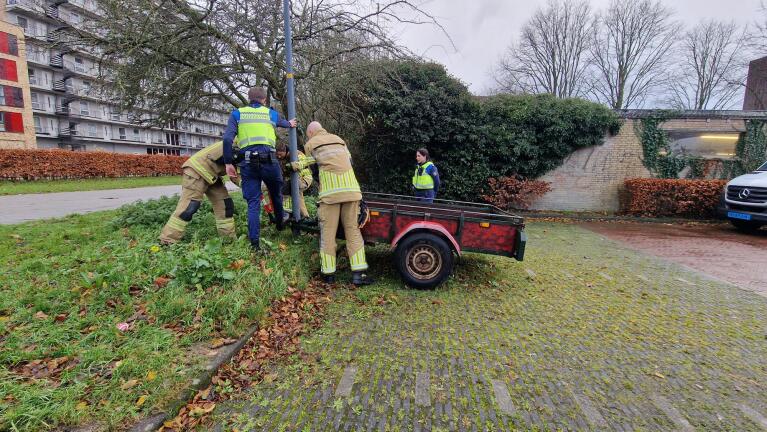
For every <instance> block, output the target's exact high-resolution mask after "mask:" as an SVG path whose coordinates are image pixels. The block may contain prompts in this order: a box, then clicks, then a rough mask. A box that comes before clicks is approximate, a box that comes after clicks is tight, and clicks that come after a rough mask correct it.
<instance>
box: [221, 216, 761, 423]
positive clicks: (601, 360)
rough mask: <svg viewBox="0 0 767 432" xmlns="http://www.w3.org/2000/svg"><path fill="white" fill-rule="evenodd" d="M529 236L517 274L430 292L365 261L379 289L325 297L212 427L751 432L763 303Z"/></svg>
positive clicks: (658, 264) (549, 231)
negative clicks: (310, 325) (310, 323)
mask: <svg viewBox="0 0 767 432" xmlns="http://www.w3.org/2000/svg"><path fill="white" fill-rule="evenodd" d="M529 232H530V234H531V238H530V243H529V245H528V255H527V257H528V258H527V260H526V261H525V262H524V263H517V262H513V261H511V260H509V259H505V258H496V257H488V256H480V255H469V256H466V257H465V258H464V259H462V260H461V262H460V264H459V266H458V268H457V269H456V272H455V276H454V277H453V278H451V280H450V281H449V282H448V283H447V284H446V285H444V286H442V287H441V288H439V289H437V290H436V291H414V290H410V289H406V288H404V287H403V286H401V283H400V282H399V279H398V278H397V276H396V275H395V274H394V273H393V270H391V268H392V266H391V265H390V264H389V263H390V261H389V260H390V256H389V254H388V253H387V252H386V251H384V250H376V251H373V252H371V253H370V256H371V258H370V260H371V262H372V264H373V267H374V268H375V269H376V270H377V271H378V274H377V276H379V278H380V279H381V283H379V284H378V285H376V286H373V287H365V288H360V289H357V290H351V289H348V288H341V289H339V290H338V291H336V296H335V297H336V298H335V301H334V304H333V306H331V307H330V309H329V310H328V315H327V322H326V324H325V325H324V326H323V327H322V328H320V329H319V330H317V331H316V332H314V333H312V334H311V335H309V336H308V337H306V338H304V339H303V340H302V342H301V347H302V352H301V353H299V354H296V355H295V356H294V357H293V358H292V359H291V360H290V361H288V362H286V363H282V364H278V365H275V366H274V368H273V371H272V373H270V374H268V375H267V376H266V379H265V381H264V382H263V383H261V384H259V385H258V386H256V387H255V388H254V389H253V392H252V393H251V394H250V395H249V397H248V398H247V399H246V400H241V401H238V402H231V403H228V404H227V405H226V406H220V407H219V408H218V409H217V413H216V421H217V425H218V428H219V429H220V430H235V429H236V430H296V431H319V430H382V431H410V430H431V431H446V430H467V431H468V430H488V431H495V430H552V431H554V430H588V429H593V430H604V429H609V430H674V429H682V430H684V428H686V427H692V428H698V429H699V430H732V431H749V430H760V429H759V426H758V421H759V418H758V415H761V416H764V415H767V380H765V377H767V362H765V360H764V359H765V358H767V340H765V331H767V329H766V328H765V317H767V300H765V299H764V298H762V297H759V296H757V295H755V294H752V293H749V292H746V291H742V290H739V289H737V288H735V287H732V286H729V285H724V284H722V283H719V282H716V281H710V280H707V279H705V278H704V277H702V276H700V275H698V274H695V273H691V272H689V271H687V270H684V269H681V268H679V267H677V266H676V265H673V264H670V263H667V262H664V261H661V260H659V259H656V258H652V257H648V256H646V255H641V254H638V253H636V252H633V251H629V250H627V249H625V248H623V247H621V246H619V245H618V244H616V243H613V242H610V241H608V240H605V239H603V238H602V237H600V236H598V235H596V234H593V233H590V232H588V231H585V230H583V229H581V228H578V227H576V226H572V225H562V224H533V225H531V226H530V227H529ZM344 374H346V375H347V379H348V376H352V377H353V386H352V387H351V390H350V391H349V392H348V393H347V392H345V391H344V390H345V389H344V388H343V387H344V386H343V385H340V387H339V384H340V382H341V380H342V377H343V376H344ZM417 378H418V379H417ZM424 379H425V381H424ZM416 381H419V384H422V385H424V383H426V384H427V385H428V387H427V388H418V386H417V385H416ZM504 390H505V391H507V392H508V395H509V400H504ZM416 393H419V394H416ZM424 397H425V398H426V399H425V400H424ZM417 402H418V403H417ZM425 403H428V404H427V405H425ZM749 410H750V411H749ZM754 413H756V416H755V415H754Z"/></svg>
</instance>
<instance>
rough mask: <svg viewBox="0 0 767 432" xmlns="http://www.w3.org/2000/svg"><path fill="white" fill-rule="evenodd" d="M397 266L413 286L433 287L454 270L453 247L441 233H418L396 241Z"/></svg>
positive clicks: (407, 281) (406, 281)
mask: <svg viewBox="0 0 767 432" xmlns="http://www.w3.org/2000/svg"><path fill="white" fill-rule="evenodd" d="M395 259H396V261H397V270H399V273H400V275H402V279H404V280H405V283H407V284H408V285H410V286H412V287H414V288H434V287H436V286H437V285H439V284H441V283H442V282H444V281H445V279H447V278H448V276H450V273H452V272H453V250H452V249H450V246H448V244H447V242H446V241H445V240H444V239H442V238H441V237H439V236H437V235H434V234H430V233H423V232H422V233H415V234H412V235H410V236H408V237H406V238H405V239H404V240H402V241H401V242H400V243H399V244H398V245H397V250H396V252H395Z"/></svg>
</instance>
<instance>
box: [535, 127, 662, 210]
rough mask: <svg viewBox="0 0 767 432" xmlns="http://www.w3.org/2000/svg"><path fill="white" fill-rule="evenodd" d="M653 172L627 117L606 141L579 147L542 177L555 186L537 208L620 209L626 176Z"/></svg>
mask: <svg viewBox="0 0 767 432" xmlns="http://www.w3.org/2000/svg"><path fill="white" fill-rule="evenodd" d="M649 175H650V173H649V172H648V171H647V169H646V168H645V167H644V165H642V145H641V143H640V142H639V139H638V138H637V136H636V135H635V134H634V122H633V121H632V120H625V121H624V123H623V126H622V127H621V130H620V131H619V132H618V134H617V135H615V136H612V137H607V138H606V139H605V143H604V144H603V145H601V146H594V147H588V148H584V149H580V150H577V151H576V152H574V153H573V154H571V155H570V156H569V157H568V158H567V159H565V161H564V163H563V164H562V166H560V167H559V168H556V169H554V170H553V171H550V172H549V173H547V174H546V175H544V176H543V177H541V178H540V180H544V181H547V182H550V183H551V188H552V190H551V192H549V193H547V194H546V195H545V196H543V197H542V198H541V199H540V200H538V201H537V202H536V203H535V204H534V206H533V209H537V210H581V211H617V210H618V187H619V186H620V185H621V184H622V183H623V180H625V179H627V178H634V177H648V176H649Z"/></svg>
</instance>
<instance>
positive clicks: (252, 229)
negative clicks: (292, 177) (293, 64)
mask: <svg viewBox="0 0 767 432" xmlns="http://www.w3.org/2000/svg"><path fill="white" fill-rule="evenodd" d="M248 99H249V100H250V104H249V105H248V106H245V107H242V108H238V109H236V110H234V111H232V114H231V115H230V116H229V123H228V124H227V126H226V131H225V132H224V156H223V159H224V163H225V164H226V173H227V175H229V177H230V178H236V177H237V171H236V169H235V167H234V160H235V154H234V153H235V150H234V149H233V143H234V139H235V137H236V138H237V145H238V146H239V149H238V150H237V152H238V156H239V159H240V160H242V162H240V175H241V176H242V196H243V198H245V201H247V202H248V239H250V244H251V246H252V247H253V249H254V250H256V251H258V250H259V249H260V240H261V182H262V181H263V182H264V183H265V184H266V187H267V189H268V190H269V195H270V197H271V199H272V203H274V210H275V212H274V213H275V219H276V222H277V229H278V230H281V229H282V228H283V223H284V218H283V207H282V184H283V179H282V168H281V167H280V161H279V159H278V158H277V155H276V153H275V146H276V144H277V135H276V132H275V128H277V127H281V128H294V127H296V119H291V120H285V119H283V118H281V117H280V115H279V114H278V113H277V111H275V110H273V109H271V108H269V107H268V106H266V89H264V88H261V87H253V88H251V89H250V90H249V91H248Z"/></svg>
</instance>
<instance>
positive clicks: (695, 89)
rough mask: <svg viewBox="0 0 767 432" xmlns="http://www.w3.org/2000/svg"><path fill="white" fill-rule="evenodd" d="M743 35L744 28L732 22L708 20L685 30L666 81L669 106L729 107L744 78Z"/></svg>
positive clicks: (693, 107)
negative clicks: (671, 73) (673, 68)
mask: <svg viewBox="0 0 767 432" xmlns="http://www.w3.org/2000/svg"><path fill="white" fill-rule="evenodd" d="M746 39H747V38H746V30H745V29H742V28H739V27H738V25H737V24H735V23H734V22H730V23H724V22H716V21H708V22H703V23H700V24H698V25H697V26H696V27H695V28H693V29H691V30H689V31H687V32H686V33H685V34H684V37H683V38H682V41H681V43H680V46H679V50H678V51H679V53H678V54H679V55H678V58H679V59H680V61H679V63H678V64H677V66H676V70H675V71H674V74H673V80H672V81H671V83H670V85H669V96H670V101H669V102H670V104H671V106H673V107H674V108H678V109H697V110H702V109H724V108H729V107H731V106H732V104H733V102H734V101H735V99H736V97H737V96H738V94H739V93H740V91H741V89H742V88H743V83H744V82H745V78H746V58H745V56H744V49H745V45H746Z"/></svg>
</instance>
